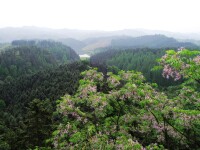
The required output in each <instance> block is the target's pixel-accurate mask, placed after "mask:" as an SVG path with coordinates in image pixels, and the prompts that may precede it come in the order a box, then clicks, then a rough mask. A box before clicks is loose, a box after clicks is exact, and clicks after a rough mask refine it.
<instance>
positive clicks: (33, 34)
mask: <svg viewBox="0 0 200 150" xmlns="http://www.w3.org/2000/svg"><path fill="white" fill-rule="evenodd" d="M153 34H163V35H165V36H169V37H173V38H175V39H194V40H200V33H176V32H168V31H160V30H146V29H125V30H118V31H96V30H72V29H50V28H40V27H31V26H28V27H20V28H13V27H7V28H0V43H3V42H11V41H13V40H21V39H53V40H58V39H66V38H74V39H77V40H84V39H87V38H97V37H110V36H132V37H138V36H143V35H153Z"/></svg>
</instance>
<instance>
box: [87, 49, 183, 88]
mask: <svg viewBox="0 0 200 150" xmlns="http://www.w3.org/2000/svg"><path fill="white" fill-rule="evenodd" d="M165 50H166V49H147V48H143V49H127V50H122V49H120V50H115V49H113V50H108V51H105V52H102V53H98V54H96V55H94V56H92V57H91V63H92V65H93V66H97V67H99V68H100V70H101V71H103V72H104V70H106V69H105V68H106V67H107V68H108V69H107V70H108V71H112V72H114V73H117V71H119V70H126V71H128V70H136V71H140V72H142V73H143V75H144V76H145V78H146V79H147V81H149V82H152V83H154V82H155V83H157V84H158V85H159V86H170V85H176V84H179V83H180V82H181V81H180V82H174V81H173V80H170V81H169V80H167V79H165V78H163V77H162V74H161V71H160V70H159V69H160V68H161V67H160V66H157V67H154V66H155V65H158V64H157V62H156V59H158V58H160V57H161V56H162V55H164V53H165ZM153 67H154V69H153V70H152V68H153Z"/></svg>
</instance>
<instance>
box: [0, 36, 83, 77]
mask: <svg viewBox="0 0 200 150" xmlns="http://www.w3.org/2000/svg"><path fill="white" fill-rule="evenodd" d="M11 45H12V46H10V47H8V48H7V49H6V50H5V51H2V52H1V53H0V80H2V81H3V80H5V79H7V80H10V79H11V78H12V77H18V76H20V75H22V74H33V73H36V72H38V71H41V70H43V69H47V68H54V67H57V66H59V65H61V64H65V63H70V62H74V61H77V60H79V56H78V55H77V54H76V53H75V52H74V50H72V49H71V48H70V47H67V46H65V45H63V44H61V43H58V42H54V41H34V40H32V41H25V40H19V41H13V42H12V44H11Z"/></svg>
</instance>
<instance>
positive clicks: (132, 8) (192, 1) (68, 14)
mask: <svg viewBox="0 0 200 150" xmlns="http://www.w3.org/2000/svg"><path fill="white" fill-rule="evenodd" d="M199 7H200V0H0V27H7V26H12V27H20V26H38V27H49V28H70V29H86V30H121V29H135V28H143V29H154V30H167V31H176V32H200V8H199Z"/></svg>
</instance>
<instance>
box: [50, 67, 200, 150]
mask: <svg viewBox="0 0 200 150" xmlns="http://www.w3.org/2000/svg"><path fill="white" fill-rule="evenodd" d="M82 75H83V79H82V80H80V86H79V89H78V91H77V93H76V94H75V95H74V96H70V95H65V96H64V97H63V98H62V99H61V100H60V102H59V104H58V108H57V112H58V113H59V114H60V115H61V117H62V122H61V123H60V125H59V126H58V128H57V130H56V131H55V132H54V133H53V134H54V139H53V144H54V148H55V149H70V148H71V149H138V150H140V149H164V147H165V148H168V149H172V148H175V147H176V148H177V147H178V148H182V147H190V143H192V142H193V144H194V143H195V141H193V140H192V139H190V137H188V136H187V134H186V133H184V132H185V128H186V127H188V126H190V125H191V124H195V123H197V124H199V122H198V119H197V116H198V112H193V113H196V115H197V116H195V117H190V118H189V120H187V119H188V116H190V115H191V113H190V112H183V110H182V109H179V107H175V106H176V103H174V101H173V100H170V99H168V98H167V96H166V95H165V94H164V93H162V92H158V91H156V90H155V88H154V86H156V85H155V84H152V85H151V84H149V83H145V80H144V77H143V75H142V74H141V73H138V72H134V71H127V72H124V71H120V72H119V73H118V74H113V73H108V74H107V75H103V74H102V73H100V72H97V70H96V69H91V70H88V71H85V72H83V73H82ZM180 107H181V106H180ZM180 111H181V112H180ZM187 113H189V115H185V114H187ZM191 116H194V115H193V114H192V115H191ZM184 119H185V120H184ZM187 141H188V142H187ZM195 144H196V143H195ZM162 145H163V146H164V147H163V146H162Z"/></svg>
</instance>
